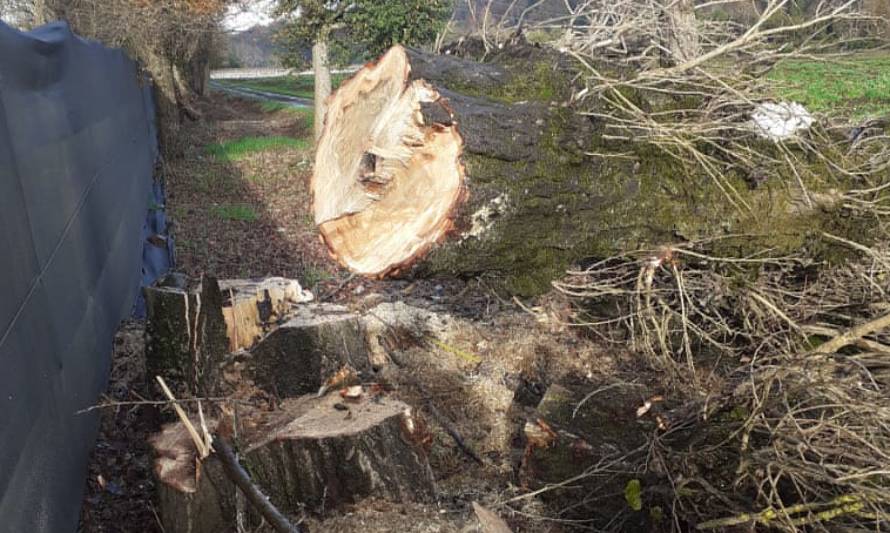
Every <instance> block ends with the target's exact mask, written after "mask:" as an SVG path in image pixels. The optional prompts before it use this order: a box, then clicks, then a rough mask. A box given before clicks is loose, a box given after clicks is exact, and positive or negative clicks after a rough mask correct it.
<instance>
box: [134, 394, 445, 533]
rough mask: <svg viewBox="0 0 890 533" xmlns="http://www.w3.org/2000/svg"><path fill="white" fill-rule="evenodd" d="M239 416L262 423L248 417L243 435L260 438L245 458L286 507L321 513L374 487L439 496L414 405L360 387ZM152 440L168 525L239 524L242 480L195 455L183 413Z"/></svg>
mask: <svg viewBox="0 0 890 533" xmlns="http://www.w3.org/2000/svg"><path fill="white" fill-rule="evenodd" d="M347 392H348V394H347ZM241 415H242V416H243V417H246V418H251V419H254V420H255V421H258V422H259V423H258V424H256V425H254V424H253V423H250V424H246V425H245V428H249V429H247V430H246V433H245V434H244V435H243V437H242V440H243V441H244V442H246V443H253V444H247V445H246V446H245V450H244V451H243V453H242V455H241V458H240V463H241V464H242V465H243V466H244V467H245V469H246V471H247V472H249V474H250V476H251V482H252V483H253V484H254V485H255V486H256V488H257V489H259V490H260V492H262V493H263V494H265V495H266V496H268V497H269V499H270V501H271V502H272V503H273V504H274V506H275V507H276V508H277V509H278V510H279V511H281V512H283V513H286V514H289V515H291V516H294V517H299V516H301V515H303V513H305V512H307V511H308V512H310V513H312V514H315V515H318V516H324V515H327V514H329V513H330V512H331V511H334V510H336V509H338V508H341V507H342V506H343V505H344V504H351V503H356V502H358V501H360V500H362V499H363V498H365V497H367V496H373V497H375V498H381V499H388V500H390V501H393V502H431V501H434V499H435V483H434V480H433V473H432V470H431V469H430V466H429V463H428V461H427V451H428V445H429V440H430V439H431V436H430V434H429V433H428V431H427V429H426V426H425V425H424V424H423V422H422V420H420V419H418V418H416V417H415V416H414V415H413V414H412V412H411V409H410V408H409V407H408V405H406V404H404V403H402V402H400V401H398V400H394V399H391V398H388V397H386V396H385V395H383V394H382V393H381V391H379V390H376V389H374V390H372V389H368V388H362V387H359V386H356V387H351V388H347V389H343V393H342V394H341V393H340V392H332V393H330V394H328V395H327V396H324V397H317V396H315V395H310V396H305V397H302V398H297V399H290V400H288V401H286V402H284V403H283V404H282V407H281V409H280V410H278V411H274V412H271V413H268V412H245V413H242V414H241ZM194 423H195V424H197V421H195V422H194ZM211 427H212V425H211ZM151 444H152V447H153V449H154V451H155V453H156V460H155V474H156V476H157V478H158V486H159V493H160V515H161V522H162V523H163V524H164V529H165V531H167V533H219V532H223V531H234V524H235V523H236V522H235V519H236V516H235V515H236V503H235V501H236V500H235V493H236V490H237V489H236V488H235V486H234V484H233V482H232V481H231V479H230V478H228V477H227V476H226V474H225V471H224V469H223V465H222V464H221V462H220V459H219V458H218V457H217V455H216V454H211V455H210V456H209V457H207V458H205V459H204V460H203V461H198V458H197V455H196V452H195V447H194V444H193V443H192V441H191V437H189V434H188V432H187V431H186V429H185V427H184V426H183V425H182V424H181V423H180V422H176V423H174V424H169V425H167V426H165V427H164V429H163V431H161V433H159V434H158V435H156V436H154V437H153V438H152V439H151ZM247 511H248V513H247V514H248V516H247V517H246V518H247V519H248V521H249V522H250V523H254V524H255V523H256V522H258V521H259V517H258V515H257V513H256V512H255V510H254V509H248V510H247ZM254 529H255V528H254Z"/></svg>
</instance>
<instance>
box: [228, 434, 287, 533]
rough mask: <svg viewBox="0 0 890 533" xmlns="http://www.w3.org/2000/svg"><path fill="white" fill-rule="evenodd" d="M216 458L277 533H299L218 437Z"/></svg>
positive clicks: (229, 447) (230, 449)
mask: <svg viewBox="0 0 890 533" xmlns="http://www.w3.org/2000/svg"><path fill="white" fill-rule="evenodd" d="M214 444H215V446H214V448H215V449H216V456H217V457H218V458H219V461H220V463H222V466H223V469H224V470H225V472H226V475H227V476H229V479H231V480H232V482H233V483H235V485H236V486H237V487H238V488H239V489H240V490H241V492H242V493H243V494H244V496H245V497H246V498H247V501H248V502H250V504H251V505H253V507H254V508H255V509H256V510H257V511H258V512H259V513H260V514H261V515H262V516H263V518H265V519H266V521H267V522H269V524H271V525H272V527H273V528H274V529H275V531H278V532H279V533H301V532H302V530H301V529H300V527H299V526H296V525H294V524H291V522H290V520H288V519H287V517H285V516H284V515H283V514H281V511H279V510H278V509H277V508H276V507H275V506H274V505H273V504H272V502H270V501H269V499H268V498H267V497H266V496H265V495H264V494H263V493H262V491H261V490H260V489H259V487H257V486H256V484H254V482H253V481H251V479H250V476H249V475H248V474H247V472H246V471H245V470H244V467H242V466H241V463H239V462H238V459H236V458H235V452H234V451H232V448H231V446H229V444H228V443H227V442H226V441H225V440H224V439H223V438H221V437H220V436H219V435H217V436H216V439H214Z"/></svg>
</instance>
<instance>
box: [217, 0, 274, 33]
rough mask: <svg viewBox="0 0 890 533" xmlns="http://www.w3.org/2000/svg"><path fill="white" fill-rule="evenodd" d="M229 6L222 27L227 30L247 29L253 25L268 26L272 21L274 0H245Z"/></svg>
mask: <svg viewBox="0 0 890 533" xmlns="http://www.w3.org/2000/svg"><path fill="white" fill-rule="evenodd" d="M239 3H240V4H242V5H236V6H232V7H230V8H229V10H228V12H227V13H226V16H225V18H223V27H225V29H226V30H227V31H231V32H240V31H245V30H249V29H250V28H253V27H254V26H268V25H269V24H272V22H274V20H275V19H274V18H273V17H272V11H273V10H274V8H275V0H246V1H244V2H239Z"/></svg>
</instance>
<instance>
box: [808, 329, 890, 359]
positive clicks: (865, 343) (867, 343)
mask: <svg viewBox="0 0 890 533" xmlns="http://www.w3.org/2000/svg"><path fill="white" fill-rule="evenodd" d="M800 329H801V331H803V332H804V333H806V334H808V335H819V336H821V337H829V338H832V337H837V336H839V335H840V334H841V333H840V331H838V330H837V329H835V328H832V327H828V326H825V325H804V326H801V327H800ZM851 344H852V345H854V346H856V347H857V348H862V349H863V350H867V351H869V352H875V353H890V346H887V345H886V344H881V343H880V342H875V341H871V340H868V339H856V340H854V341H853V342H852V343H851Z"/></svg>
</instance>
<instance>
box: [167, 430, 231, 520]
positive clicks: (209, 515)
mask: <svg viewBox="0 0 890 533" xmlns="http://www.w3.org/2000/svg"><path fill="white" fill-rule="evenodd" d="M193 423H194V424H195V425H196V426H197V427H200V422H198V421H197V420H193ZM150 444H151V446H152V448H153V449H154V452H155V469H154V470H155V476H156V478H157V480H158V500H159V515H160V519H161V523H162V524H163V527H164V531H166V532H167V533H215V532H218V531H229V530H230V529H231V525H232V523H233V519H234V516H235V489H234V486H233V485H232V484H231V482H230V481H229V480H228V479H227V478H226V476H225V473H224V472H223V469H222V465H220V464H219V462H218V461H217V460H216V458H215V457H214V456H212V455H211V456H210V457H208V458H207V459H205V460H204V461H198V457H197V454H196V453H195V444H194V442H193V441H192V438H191V436H190V435H189V433H188V431H187V430H186V428H185V426H184V425H183V424H182V423H181V422H175V423H172V424H167V425H166V426H164V428H163V429H162V430H161V432H160V433H158V434H157V435H155V436H154V437H152V438H151V441H150Z"/></svg>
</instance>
